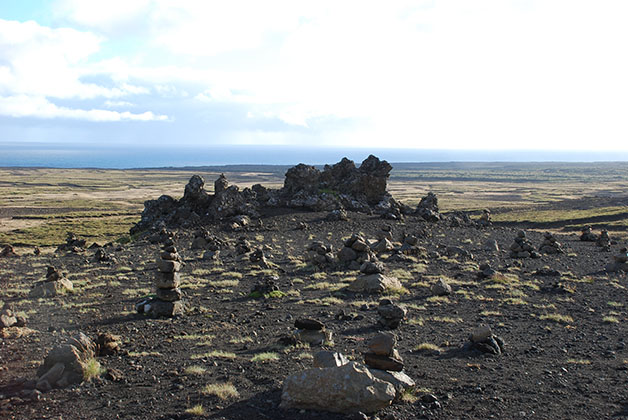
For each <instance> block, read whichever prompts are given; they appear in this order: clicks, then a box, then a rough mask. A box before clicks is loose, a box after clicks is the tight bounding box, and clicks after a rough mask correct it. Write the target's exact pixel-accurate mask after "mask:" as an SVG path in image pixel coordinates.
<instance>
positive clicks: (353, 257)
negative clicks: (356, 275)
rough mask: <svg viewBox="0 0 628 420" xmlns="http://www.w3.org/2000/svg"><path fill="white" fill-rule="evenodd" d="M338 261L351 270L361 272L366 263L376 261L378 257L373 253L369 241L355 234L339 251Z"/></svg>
mask: <svg viewBox="0 0 628 420" xmlns="http://www.w3.org/2000/svg"><path fill="white" fill-rule="evenodd" d="M337 257H338V261H339V262H340V263H342V264H344V265H345V266H346V267H347V268H349V269H350V270H359V269H360V267H361V266H362V264H363V263H364V262H365V261H375V260H377V257H376V256H375V254H374V253H373V251H371V248H370V246H369V244H368V241H367V240H366V239H365V238H364V236H362V235H361V234H353V235H352V236H351V237H350V238H349V239H347V240H346V241H345V243H344V246H343V248H342V249H341V250H340V251H338V254H337Z"/></svg>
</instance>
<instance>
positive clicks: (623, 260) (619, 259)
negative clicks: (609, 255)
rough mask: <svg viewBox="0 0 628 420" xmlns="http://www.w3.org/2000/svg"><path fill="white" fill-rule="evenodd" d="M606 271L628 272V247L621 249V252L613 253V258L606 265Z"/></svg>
mask: <svg viewBox="0 0 628 420" xmlns="http://www.w3.org/2000/svg"><path fill="white" fill-rule="evenodd" d="M606 271H608V272H615V271H624V272H628V248H622V249H620V250H619V254H617V255H613V260H612V262H610V263H609V264H608V265H607V266H606Z"/></svg>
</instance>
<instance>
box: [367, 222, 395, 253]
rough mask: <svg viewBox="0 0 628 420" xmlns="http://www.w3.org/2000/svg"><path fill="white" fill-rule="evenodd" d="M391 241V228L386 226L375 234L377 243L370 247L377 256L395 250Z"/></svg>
mask: <svg viewBox="0 0 628 420" xmlns="http://www.w3.org/2000/svg"><path fill="white" fill-rule="evenodd" d="M392 240H393V232H392V226H389V225H386V226H384V227H382V229H381V230H380V231H379V232H377V242H376V243H375V244H373V245H372V246H371V249H372V250H373V251H375V252H377V253H378V254H381V253H384V252H390V251H392V250H394V249H395V246H394V245H393V243H392Z"/></svg>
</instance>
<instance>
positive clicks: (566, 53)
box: [0, 0, 628, 151]
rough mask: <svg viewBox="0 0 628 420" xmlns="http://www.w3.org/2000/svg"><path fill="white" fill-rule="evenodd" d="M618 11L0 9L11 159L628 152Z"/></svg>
mask: <svg viewBox="0 0 628 420" xmlns="http://www.w3.org/2000/svg"><path fill="white" fill-rule="evenodd" d="M627 20H628V2H626V1H624V0H616V1H613V0H595V1H594V0H590V1H580V0H538V1H534V0H474V1H469V0H441V1H438V0H432V1H427V0H425V1H424V0H416V1H404V0H399V1H393V0H391V1H387V2H383V1H369V0H359V1H352V0H346V1H344V0H335V1H327V0H317V1H299V0H285V1H275V0H265V1H259V0H251V1H248V0H246V1H239V0H229V1H224V0H221V1H211V0H108V1H102V0H52V1H43V0H3V1H2V2H0V142H21V143H28V142H65V143H76V144H79V143H80V144H81V145H89V144H94V145H99V146H102V145H125V144H133V145H147V146H151V145H170V146H176V145H195V144H199V145H200V144H202V145H205V146H206V145H212V144H222V145H224V144H238V145H246V144H251V145H270V144H272V145H290V146H329V147H379V148H382V147H390V148H417V149H477V150H496V149H497V150H501V149H506V150H508V149H517V150H521V149H530V150H621V151H626V150H628V141H627V140H628V118H627V117H628V77H627V76H626V75H628V54H626V41H627V40H628V25H626V21H627Z"/></svg>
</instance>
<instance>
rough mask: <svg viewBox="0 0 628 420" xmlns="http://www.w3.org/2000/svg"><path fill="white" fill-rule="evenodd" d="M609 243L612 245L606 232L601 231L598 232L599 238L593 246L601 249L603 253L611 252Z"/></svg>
mask: <svg viewBox="0 0 628 420" xmlns="http://www.w3.org/2000/svg"><path fill="white" fill-rule="evenodd" d="M611 243H612V242H611V237H610V236H609V235H608V231H607V230H603V231H602V232H600V236H599V237H598V238H597V241H596V242H595V244H596V245H597V246H599V247H600V248H602V249H603V250H604V251H610V250H611Z"/></svg>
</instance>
